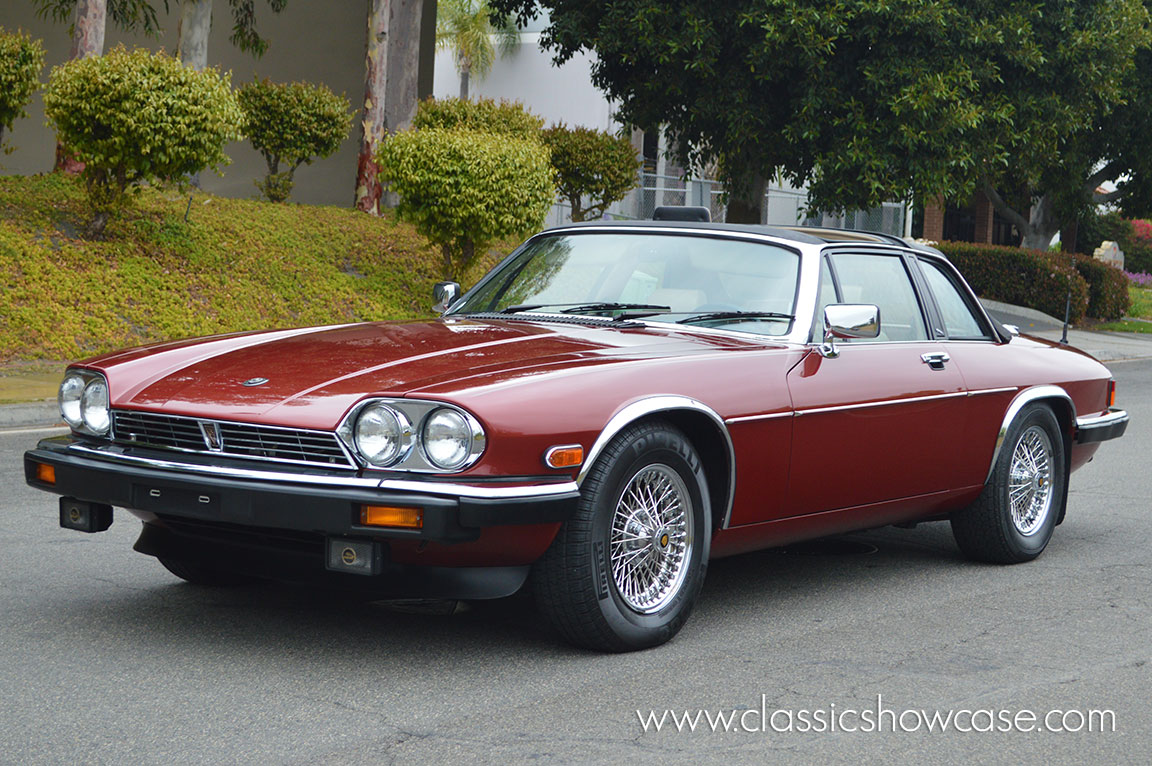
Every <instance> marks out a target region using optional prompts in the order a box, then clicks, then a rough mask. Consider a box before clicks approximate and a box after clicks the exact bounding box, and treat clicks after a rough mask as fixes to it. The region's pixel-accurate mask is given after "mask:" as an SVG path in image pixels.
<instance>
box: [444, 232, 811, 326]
mask: <svg viewBox="0 0 1152 766" xmlns="http://www.w3.org/2000/svg"><path fill="white" fill-rule="evenodd" d="M799 266H800V256H799V255H798V254H797V253H795V252H793V251H791V250H787V249H785V248H783V247H779V246H776V245H771V244H768V243H763V242H753V241H748V240H740V239H729V238H723V237H706V236H700V235H696V234H693V235H685V234H676V233H669V234H653V233H648V232H644V233H639V232H638V233H602V232H586V233H585V232H582V233H569V234H556V235H553V236H545V237H540V238H538V239H536V240H533V241H532V242H531V243H529V244H528V245H527V246H526V247H525V248H524V249H523V250H521V251H520V253H518V254H517V255H516V256H515V257H514V258H512V259H511V260H509V261H507V262H506V263H504V264H503V265H501V266H500V267H499V268H497V269H496V270H495V271H493V272H492V273H491V274H489V275H488V277H486V278H485V279H484V280H483V281H482V282H481V283H480V284H479V285H477V287H476V288H475V289H474V290H473V291H472V292H471V294H469V295H468V296H467V297H466V298H465V300H463V301H462V302H460V303H458V304H457V305H455V306H453V307H452V309H451V311H450V312H449V313H450V314H452V315H460V314H470V313H487V312H501V313H505V314H509V315H516V314H532V315H536V314H567V315H572V314H584V315H595V316H602V317H603V316H607V317H612V318H618V319H629V318H638V317H643V318H644V319H645V320H646V321H651V322H676V323H681V324H695V325H698V326H706V327H723V328H724V329H726V330H740V331H743V332H753V333H759V334H763V335H785V334H787V333H788V330H789V329H790V327H791V320H792V315H793V313H794V304H795V300H796V282H797V276H798V274H799V270H800V269H799Z"/></svg>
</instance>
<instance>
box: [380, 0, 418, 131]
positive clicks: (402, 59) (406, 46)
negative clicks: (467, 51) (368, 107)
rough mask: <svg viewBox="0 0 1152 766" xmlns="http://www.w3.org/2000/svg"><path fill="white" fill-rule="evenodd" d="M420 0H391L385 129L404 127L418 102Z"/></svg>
mask: <svg viewBox="0 0 1152 766" xmlns="http://www.w3.org/2000/svg"><path fill="white" fill-rule="evenodd" d="M423 16H424V0H392V18H391V21H390V22H389V24H388V27H389V29H391V30H392V35H391V39H390V40H389V41H388V97H387V98H386V99H385V100H384V121H385V124H386V125H387V126H388V132H389V133H396V132H397V131H400V130H407V129H408V128H410V127H412V120H413V119H415V117H416V106H417V104H419V103H420V37H421V29H422V27H423V25H422V24H421V21H422V19H423Z"/></svg>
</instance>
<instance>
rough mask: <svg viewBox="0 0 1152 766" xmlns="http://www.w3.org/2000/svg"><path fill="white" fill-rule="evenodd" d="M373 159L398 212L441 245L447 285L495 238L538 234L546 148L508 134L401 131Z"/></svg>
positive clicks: (549, 195) (549, 192) (547, 172)
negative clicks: (397, 198) (396, 197)
mask: <svg viewBox="0 0 1152 766" xmlns="http://www.w3.org/2000/svg"><path fill="white" fill-rule="evenodd" d="M376 159H377V162H378V164H379V166H380V175H381V177H382V178H383V179H386V180H387V181H388V182H390V183H391V185H392V190H393V191H395V192H396V193H398V194H399V195H400V205H399V207H398V208H397V213H398V214H399V215H400V217H401V218H403V219H405V220H408V221H411V222H412V223H413V224H415V225H416V230H417V231H419V232H420V233H421V234H423V235H424V236H426V237H427V238H428V239H429V240H431V241H432V243H433V244H435V245H438V246H439V247H440V251H441V254H442V256H443V266H444V277H445V278H446V279H456V280H457V281H459V278H460V277H461V276H462V275H463V274H465V273H466V272H467V271H468V269H469V267H470V266H472V264H473V263H475V261H476V260H477V258H479V257H480V256H482V255H483V254H484V252H485V251H486V250H487V248H488V247H489V245H490V244H491V243H492V242H493V241H494V240H497V239H500V238H501V237H507V236H511V235H514V234H515V235H520V234H525V233H527V232H529V231H531V230H533V229H536V228H539V227H540V226H541V225H542V224H543V223H544V217H545V216H546V215H547V214H548V210H549V208H550V207H551V206H552V199H553V195H554V194H555V187H553V185H552V167H551V165H550V164H549V162H548V149H547V148H545V147H544V145H543V144H541V143H540V142H538V141H530V140H525V139H522V138H515V137H513V136H510V135H495V134H492V133H478V132H475V131H470V130H443V129H435V128H433V129H424V130H408V131H402V132H400V133H397V134H395V135H393V136H391V137H390V138H388V140H387V141H385V142H384V145H383V146H382V147H381V149H380V152H379V154H378V155H377V158H376Z"/></svg>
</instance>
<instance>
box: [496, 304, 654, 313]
mask: <svg viewBox="0 0 1152 766" xmlns="http://www.w3.org/2000/svg"><path fill="white" fill-rule="evenodd" d="M554 306H555V307H557V308H560V311H559V313H561V314H580V313H583V312H585V311H627V310H630V309H655V310H658V311H670V310H671V308H672V307H671V306H657V305H654V304H652V303H614V302H600V303H520V304H517V305H515V306H508V307H507V308H503V309H500V312H499V313H501V314H518V313H520V312H521V311H535V310H537V309H543V308H551V307H554ZM561 307H562V308H561Z"/></svg>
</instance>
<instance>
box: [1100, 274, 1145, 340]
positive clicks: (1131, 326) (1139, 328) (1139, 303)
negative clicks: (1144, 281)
mask: <svg viewBox="0 0 1152 766" xmlns="http://www.w3.org/2000/svg"><path fill="white" fill-rule="evenodd" d="M1128 296H1129V297H1130V298H1131V299H1132V307H1131V308H1130V309H1128V317H1129V318H1128V319H1123V320H1121V321H1119V322H1105V323H1103V324H1100V325H1097V326H1096V327H1095V328H1093V329H1096V330H1119V331H1122V332H1147V333H1152V288H1148V287H1137V286H1136V285H1129V286H1128ZM1142 319H1143V320H1147V321H1140V320H1142Z"/></svg>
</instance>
